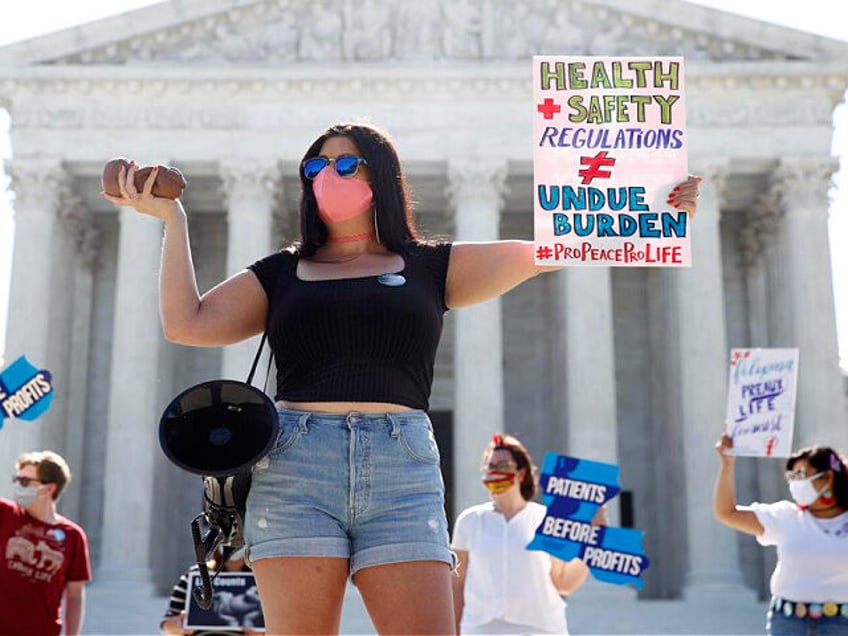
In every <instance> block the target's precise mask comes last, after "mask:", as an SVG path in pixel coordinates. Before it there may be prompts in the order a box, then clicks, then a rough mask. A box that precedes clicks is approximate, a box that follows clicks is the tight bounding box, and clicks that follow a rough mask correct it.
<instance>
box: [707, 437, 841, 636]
mask: <svg viewBox="0 0 848 636" xmlns="http://www.w3.org/2000/svg"><path fill="white" fill-rule="evenodd" d="M730 448H733V440H732V439H731V438H730V437H728V436H727V435H724V436H723V437H722V438H721V439H720V440H719V442H718V443H717V444H716V450H717V452H718V454H719V457H720V458H721V468H720V469H719V474H718V479H717V481H716V487H715V494H714V497H713V507H714V512H715V516H716V518H717V519H718V520H719V521H721V522H722V523H723V524H725V525H727V526H730V527H731V528H734V529H736V530H739V531H741V532H745V533H747V534H752V535H754V536H756V538H757V541H758V542H759V543H760V544H762V545H774V546H777V566H776V567H775V569H774V573H773V574H772V576H771V583H770V588H771V594H772V599H771V602H770V603H769V610H768V614H767V619H766V632H767V633H768V634H771V635H778V634H780V635H787V636H794V635H795V634H801V635H809V636H812V635H813V634H815V635H816V636H830V635H835V634H848V474H846V473H848V468H846V464H845V458H844V457H842V456H840V454H839V453H838V452H837V451H835V450H833V449H832V448H830V447H828V446H813V447H809V448H803V449H801V450H799V451H796V452H795V453H794V454H793V455H792V456H791V457H790V458H789V459H788V460H787V461H786V479H787V482H788V484H789V491H790V494H791V495H792V498H793V499H794V500H795V502H794V503H792V502H790V501H778V502H776V503H772V504H764V503H752V504H751V505H750V506H738V505H736V493H735V488H734V457H733V455H728V454H725V450H727V449H730Z"/></svg>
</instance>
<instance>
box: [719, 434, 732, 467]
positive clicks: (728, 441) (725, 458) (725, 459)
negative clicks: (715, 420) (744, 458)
mask: <svg viewBox="0 0 848 636" xmlns="http://www.w3.org/2000/svg"><path fill="white" fill-rule="evenodd" d="M731 448H733V438H732V437H730V436H729V435H722V436H721V439H719V440H718V441H717V442H716V445H715V449H716V453H718V456H719V457H720V458H721V463H722V465H724V466H729V465H731V464H733V462H734V460H735V459H736V458H735V457H734V456H733V455H728V454H726V453H725V452H724V451H725V450H728V449H731Z"/></svg>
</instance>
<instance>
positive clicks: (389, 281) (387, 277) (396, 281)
mask: <svg viewBox="0 0 848 636" xmlns="http://www.w3.org/2000/svg"><path fill="white" fill-rule="evenodd" d="M377 282H378V283H380V284H381V285H385V286H386V287H400V286H401V285H404V284H406V278H405V277H404V276H402V275H401V274H380V275H379V276H377Z"/></svg>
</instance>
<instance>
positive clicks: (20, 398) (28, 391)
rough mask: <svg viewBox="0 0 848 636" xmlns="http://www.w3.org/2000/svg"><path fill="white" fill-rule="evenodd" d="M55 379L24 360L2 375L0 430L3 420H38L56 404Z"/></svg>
mask: <svg viewBox="0 0 848 636" xmlns="http://www.w3.org/2000/svg"><path fill="white" fill-rule="evenodd" d="M52 377H53V376H52V375H51V374H50V372H49V371H48V370H47V369H39V368H37V367H34V366H33V365H32V364H30V362H29V361H28V360H27V359H26V357H25V356H21V357H20V358H18V359H17V360H15V361H14V362H13V363H12V364H10V365H9V366H8V367H6V368H5V369H3V371H2V372H0V428H3V420H4V419H6V418H7V417H8V418H12V417H16V418H18V419H21V420H29V421H32V420H35V419H37V418H39V417H41V416H42V415H43V414H44V413H45V412H46V411H47V409H49V408H50V404H51V403H52V402H53V384H52V383H51V380H52Z"/></svg>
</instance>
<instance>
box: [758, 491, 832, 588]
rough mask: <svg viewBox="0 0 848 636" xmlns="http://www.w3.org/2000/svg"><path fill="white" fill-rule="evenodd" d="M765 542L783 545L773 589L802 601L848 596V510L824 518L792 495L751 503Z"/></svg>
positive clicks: (772, 581)
mask: <svg viewBox="0 0 848 636" xmlns="http://www.w3.org/2000/svg"><path fill="white" fill-rule="evenodd" d="M750 508H751V510H753V511H754V514H756V515H757V519H759V520H760V523H761V524H762V525H763V528H764V530H763V533H762V534H760V535H757V541H759V542H760V543H761V544H762V545H774V546H777V567H775V568H774V573H773V574H772V575H771V585H770V587H771V593H772V594H773V595H775V596H780V597H782V598H785V599H788V600H790V601H800V602H802V603H826V602H828V601H832V602H835V603H845V602H848V512H846V513H843V514H841V515H839V516H838V517H834V518H833V519H818V518H816V517H814V516H813V515H811V514H810V513H809V512H807V511H804V510H801V509H800V508H799V507H798V506H797V505H796V504H794V503H792V502H791V501H778V502H776V503H772V504H762V503H753V504H751V506H750Z"/></svg>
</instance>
